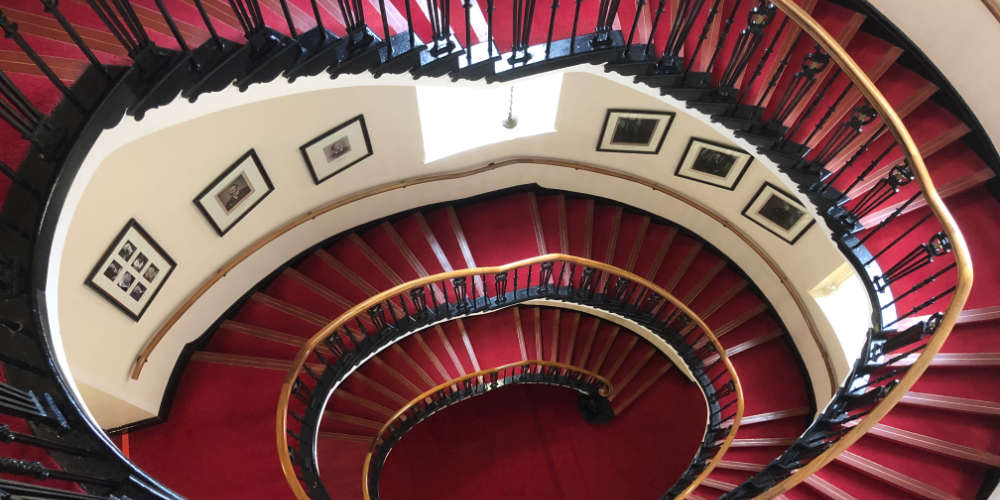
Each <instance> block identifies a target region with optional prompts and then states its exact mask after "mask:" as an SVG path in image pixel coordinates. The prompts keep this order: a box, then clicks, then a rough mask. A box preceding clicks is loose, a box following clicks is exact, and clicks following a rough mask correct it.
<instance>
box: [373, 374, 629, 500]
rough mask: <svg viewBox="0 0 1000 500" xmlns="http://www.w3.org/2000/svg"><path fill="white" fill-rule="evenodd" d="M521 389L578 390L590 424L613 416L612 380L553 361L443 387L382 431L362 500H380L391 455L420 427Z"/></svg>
mask: <svg viewBox="0 0 1000 500" xmlns="http://www.w3.org/2000/svg"><path fill="white" fill-rule="evenodd" d="M519 384H544V385H551V386H556V387H564V388H567V389H572V390H575V391H577V392H579V393H580V398H581V408H582V409H583V410H584V411H585V413H584V415H585V416H586V417H587V418H588V421H595V422H598V421H600V420H601V419H602V418H606V417H605V415H602V414H604V413H606V412H610V408H611V404H610V403H609V402H608V398H610V397H612V396H613V395H614V387H613V386H612V385H611V381H609V380H608V379H606V378H604V377H602V376H600V375H598V374H596V373H594V372H591V371H588V370H585V369H583V368H579V367H576V366H573V365H568V364H565V363H557V362H554V361H538V360H528V361H519V362H517V363H510V364H506V365H503V366H498V367H495V368H490V369H488V370H481V371H477V372H475V373H470V374H468V375H465V376H462V377H459V378H457V379H454V380H450V381H448V382H445V383H443V384H441V385H438V386H436V387H433V388H431V389H428V390H427V391H424V392H423V393H422V394H420V395H419V396H417V397H416V398H413V400H411V401H410V402H409V403H407V405H406V406H404V407H403V408H400V409H399V411H397V412H396V413H395V415H393V416H392V418H390V419H389V420H388V421H387V422H386V423H385V425H383V426H382V428H381V429H379V431H378V434H377V435H376V436H375V438H374V439H373V440H372V445H371V450H370V451H369V452H368V454H367V456H366V457H365V464H364V467H363V472H362V474H361V476H362V488H363V490H362V498H364V499H365V500H369V499H378V498H379V489H378V483H379V477H380V476H381V474H382V468H383V467H384V466H385V460H386V458H387V457H388V456H389V452H390V451H391V450H392V448H393V446H395V445H396V443H398V442H399V441H400V440H401V439H403V436H404V435H406V433H407V432H409V431H410V430H412V429H413V428H414V427H415V426H416V425H417V424H419V423H420V422H423V421H424V420H426V419H428V418H430V416H431V415H434V414H435V413H437V412H439V411H441V410H443V409H445V408H447V407H449V406H451V405H454V404H457V403H461V402H462V401H465V400H467V399H470V398H474V397H476V396H481V395H483V394H486V393H488V392H491V391H495V390H497V389H502V388H504V387H509V386H512V385H519ZM602 410H603V411H602Z"/></svg>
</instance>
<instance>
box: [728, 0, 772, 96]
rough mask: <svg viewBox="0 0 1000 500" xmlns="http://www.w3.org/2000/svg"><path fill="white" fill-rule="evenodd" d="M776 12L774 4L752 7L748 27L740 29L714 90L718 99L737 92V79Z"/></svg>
mask: <svg viewBox="0 0 1000 500" xmlns="http://www.w3.org/2000/svg"><path fill="white" fill-rule="evenodd" d="M776 12H777V7H775V6H774V4H767V5H766V6H764V5H757V6H755V7H754V8H752V9H750V15H749V17H748V19H747V27H746V28H743V29H742V30H741V31H740V36H739V38H737V39H736V46H735V47H734V48H733V51H732V54H731V56H730V58H729V62H728V63H726V68H725V70H723V72H722V78H721V80H720V81H719V85H718V88H716V90H715V92H714V95H715V97H716V98H717V99H720V100H724V101H728V100H729V99H730V98H731V97H732V96H733V95H734V94H735V93H736V92H737V89H736V87H735V86H736V81H737V80H738V79H739V78H740V75H742V74H743V70H744V69H746V67H747V65H748V64H749V63H750V57H751V56H752V55H753V53H754V51H755V50H756V49H757V46H758V45H760V42H761V41H762V40H763V39H764V31H765V30H766V29H767V26H768V25H769V24H771V21H773V20H774V16H775V14H776Z"/></svg>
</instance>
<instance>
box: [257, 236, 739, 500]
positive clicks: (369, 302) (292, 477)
mask: <svg viewBox="0 0 1000 500" xmlns="http://www.w3.org/2000/svg"><path fill="white" fill-rule="evenodd" d="M549 261H560V262H568V263H570V264H576V265H579V266H582V267H589V268H593V269H596V270H598V271H601V272H604V273H606V274H608V275H613V276H617V277H622V278H625V279H627V280H629V281H631V282H633V283H635V284H637V285H639V286H642V287H645V288H646V289H648V290H650V291H652V292H653V293H656V294H657V295H659V296H661V297H663V299H664V300H666V301H667V302H669V303H670V304H672V305H673V306H674V307H675V308H676V309H677V310H678V311H680V312H681V313H683V314H684V315H685V316H687V317H688V318H690V319H691V321H693V322H694V323H695V325H697V327H698V328H700V329H701V330H702V332H704V334H705V338H707V339H708V340H709V342H710V343H711V344H712V346H713V348H714V349H715V352H716V354H717V355H718V356H719V359H720V360H721V362H722V363H723V365H724V366H725V369H726V371H727V372H729V376H730V378H731V379H732V381H733V386H734V391H733V392H734V394H735V395H736V413H735V415H734V417H733V423H732V425H731V426H730V428H729V432H728V433H727V435H726V438H725V440H723V443H722V445H721V446H720V447H719V450H718V451H717V452H716V454H715V456H714V457H713V458H712V460H711V461H710V462H709V463H708V465H707V466H706V467H705V469H704V470H703V471H702V472H701V474H699V475H698V476H697V477H696V478H695V480H694V481H692V483H691V484H690V485H689V486H688V487H687V488H686V489H685V490H684V491H683V492H682V493H681V494H680V495H679V496H678V498H684V497H685V496H687V495H688V494H690V493H691V492H692V491H694V489H695V488H696V487H697V486H698V485H699V484H700V483H701V481H702V480H704V479H705V478H706V477H708V474H710V473H711V472H712V470H713V469H714V468H715V466H716V465H717V464H718V462H719V461H720V460H721V459H722V455H724V454H725V452H726V450H728V449H729V446H730V445H731V444H732V442H733V439H734V438H735V437H736V431H737V430H739V425H740V420H741V419H742V418H743V410H744V401H743V388H742V386H741V385H740V380H739V376H738V375H737V374H736V369H735V368H734V367H733V364H732V363H731V362H730V360H729V358H728V356H726V350H725V349H724V348H723V347H722V344H721V343H720V342H719V339H718V338H716V336H715V334H714V333H713V332H712V329H711V328H709V326H708V325H707V324H706V323H705V321H704V320H702V319H701V317H699V316H698V315H697V314H695V313H694V311H692V310H691V309H690V308H689V307H688V306H687V305H685V304H684V303H683V302H681V301H680V300H679V299H678V298H676V297H674V296H673V295H672V294H671V293H670V292H668V291H666V290H665V289H664V288H662V287H660V286H659V285H657V284H655V283H653V282H651V281H649V280H647V279H645V278H643V277H641V276H639V275H637V274H635V273H632V272H629V271H626V270H624V269H620V268H618V267H616V266H613V265H611V264H606V263H603V262H598V261H596V260H591V259H586V258H583V257H577V256H574V255H566V254H559V253H553V254H547V255H540V256H537V257H532V258H528V259H523V260H520V261H517V262H511V263H509V264H504V265H502V266H490V267H477V268H468V269H459V270H455V271H449V272H444V273H439V274H435V275H431V276H425V277H422V278H418V279H415V280H412V281H409V282H406V283H401V284H399V285H396V286H394V287H392V288H390V289H388V290H385V291H383V292H381V293H379V294H377V295H374V296H372V297H369V298H368V299H366V300H364V301H362V302H360V303H358V304H355V305H354V306H353V307H351V308H350V309H348V310H347V311H345V312H344V313H343V314H341V315H340V316H339V317H337V318H336V319H335V320H333V321H331V322H330V323H329V324H327V325H326V326H325V327H323V328H322V329H321V330H320V331H319V332H317V333H316V334H315V335H313V336H312V338H310V339H309V340H308V341H306V343H305V344H304V345H303V346H302V348H301V349H300V350H299V353H298V354H297V355H296V356H295V360H294V361H293V362H292V366H291V368H290V369H289V370H288V374H287V375H286V377H285V382H284V384H282V387H281V392H280V394H279V400H278V408H277V418H276V419H275V426H276V428H275V430H276V434H277V445H278V456H279V460H280V462H281V469H282V473H283V474H284V476H285V480H286V481H287V482H288V484H289V486H291V488H292V491H293V493H294V494H295V496H296V497H297V498H298V499H299V500H308V499H309V496H308V495H307V494H306V491H305V489H304V488H303V487H302V484H301V483H300V482H299V479H298V477H297V475H296V473H295V468H294V466H293V464H292V460H291V456H290V455H289V451H288V434H287V431H286V430H287V428H288V403H289V401H290V400H291V395H292V387H293V385H294V384H295V381H296V380H297V379H298V377H299V374H300V372H301V371H302V367H303V366H304V365H305V363H306V359H307V358H308V357H309V356H310V355H311V354H312V352H313V351H314V350H316V349H317V348H318V347H319V346H320V344H321V343H322V342H323V341H324V340H325V339H326V338H327V337H329V336H330V335H333V334H334V333H335V332H336V331H337V330H338V329H339V328H340V327H341V326H343V325H344V324H347V323H348V322H349V321H352V320H353V319H354V318H355V317H357V316H359V315H361V314H364V313H365V312H366V311H367V310H368V309H370V308H371V307H373V306H375V305H377V304H381V303H382V302H384V301H386V300H388V299H389V298H392V297H396V296H399V295H401V294H403V293H406V292H407V291H409V290H411V289H415V288H422V287H424V286H427V285H430V284H432V283H437V282H440V281H444V280H451V279H454V278H461V277H468V276H482V275H488V274H497V273H502V272H505V271H511V270H516V269H518V268H521V267H525V266H528V265H532V264H539V263H542V262H549Z"/></svg>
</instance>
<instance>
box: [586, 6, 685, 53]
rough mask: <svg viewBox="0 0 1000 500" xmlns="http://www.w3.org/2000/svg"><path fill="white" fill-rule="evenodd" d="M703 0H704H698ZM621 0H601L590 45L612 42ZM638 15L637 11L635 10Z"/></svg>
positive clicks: (596, 45)
mask: <svg viewBox="0 0 1000 500" xmlns="http://www.w3.org/2000/svg"><path fill="white" fill-rule="evenodd" d="M699 1H704V0H699ZM619 4H621V0H601V4H600V6H599V7H598V10H597V26H595V28H594V34H595V36H594V38H593V39H591V40H590V45H591V46H592V47H606V46H608V45H610V44H611V43H612V40H611V26H612V25H613V24H614V22H615V15H616V14H617V13H618V6H619ZM636 15H638V11H636Z"/></svg>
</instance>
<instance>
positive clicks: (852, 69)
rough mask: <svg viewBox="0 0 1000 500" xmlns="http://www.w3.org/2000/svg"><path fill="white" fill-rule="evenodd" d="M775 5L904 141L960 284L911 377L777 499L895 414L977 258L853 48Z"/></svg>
mask: <svg viewBox="0 0 1000 500" xmlns="http://www.w3.org/2000/svg"><path fill="white" fill-rule="evenodd" d="M771 2H773V3H774V4H775V5H776V6H777V7H778V8H780V9H781V10H782V11H783V12H784V13H785V15H787V16H788V17H789V19H791V20H792V21H793V22H794V23H795V24H797V25H798V26H799V27H800V28H801V29H802V30H803V31H805V32H806V33H807V34H808V35H809V36H810V37H812V39H813V41H815V42H816V43H818V44H819V45H820V47H822V48H823V50H825V51H826V53H827V54H829V55H830V58H831V59H832V60H833V61H834V62H835V63H836V64H837V65H838V66H840V68H841V70H843V72H844V74H846V75H847V76H848V77H849V78H850V79H851V81H852V82H853V83H854V85H855V87H856V88H857V89H858V90H859V91H860V92H861V94H862V95H863V96H864V97H865V99H866V100H867V101H868V103H869V104H870V105H871V106H872V107H873V108H875V110H876V111H877V112H878V113H879V115H880V116H881V117H882V123H883V124H884V125H885V126H886V127H887V128H888V130H889V131H890V132H891V133H892V135H893V137H895V138H896V142H898V143H899V145H900V147H901V149H902V151H903V154H904V156H905V157H906V160H907V162H908V163H909V166H910V169H911V170H912V171H913V173H914V174H915V176H916V180H917V182H918V184H919V186H920V189H921V191H923V195H924V198H925V199H926V200H927V206H928V207H929V208H930V210H931V212H933V213H934V215H935V217H937V219H938V221H939V223H940V224H941V227H942V229H943V231H944V232H945V234H947V235H948V239H949V240H950V242H951V247H952V252H953V253H954V255H955V263H956V271H957V282H956V284H955V291H954V294H953V295H952V297H951V302H949V304H948V307H947V309H945V312H944V317H943V318H942V319H941V323H940V324H939V325H938V327H937V330H936V331H935V334H934V335H933V337H932V338H931V340H930V342H928V344H927V346H926V347H925V348H924V351H923V352H922V353H921V354H920V357H918V358H917V360H916V362H914V363H913V365H912V366H910V369H909V370H907V372H906V375H904V376H903V378H902V379H900V381H899V383H898V384H897V385H896V387H895V389H893V390H892V391H891V392H890V393H889V395H888V396H887V397H886V398H885V399H883V400H882V401H880V402H879V404H878V405H876V406H875V408H873V409H872V411H871V413H869V414H868V415H867V416H865V417H864V418H863V419H862V420H861V421H860V422H858V424H857V425H855V426H854V428H852V429H851V430H850V431H848V432H847V433H846V434H844V435H843V436H842V437H841V438H840V439H839V440H838V441H837V442H836V444H834V445H833V446H831V447H830V448H829V449H827V450H826V451H825V452H823V453H822V454H820V455H819V456H817V457H816V458H814V459H813V460H812V461H810V462H809V463H808V464H806V465H805V466H804V467H802V468H801V469H799V470H798V471H796V472H795V473H794V474H792V475H791V476H789V477H788V478H786V479H785V480H783V481H781V482H780V483H778V484H777V485H775V486H774V487H772V488H770V489H769V490H767V491H765V492H764V493H762V494H760V495H758V496H757V497H755V498H759V499H764V498H773V497H775V496H777V495H780V494H781V493H783V492H785V491H788V490H789V489H791V488H792V487H793V486H795V485H796V484H798V483H800V482H802V481H804V480H805V479H806V478H808V477H809V476H810V475H812V474H813V473H814V472H816V471H817V470H819V469H820V468H822V467H823V466H824V465H826V464H828V463H829V462H831V461H832V460H833V459H834V458H836V456H837V455H839V454H840V453H841V452H843V451H845V450H846V449H847V448H848V447H850V446H851V444H853V443H854V442H855V441H857V440H858V439H860V438H861V437H862V436H863V435H864V434H865V433H866V432H868V430H869V429H870V428H871V427H872V426H874V425H875V424H876V423H877V422H878V421H879V420H881V419H882V417H884V416H885V415H886V414H887V413H889V410H891V409H892V407H893V406H895V405H896V403H897V402H899V400H900V399H902V398H903V395H904V394H906V392H907V391H908V390H909V389H910V387H912V386H913V384H914V383H916V381H917V378H919V377H920V375H922V374H923V372H924V370H926V369H927V367H928V366H929V365H930V363H931V360H932V359H933V358H934V355H935V354H937V352H938V351H939V350H940V349H941V346H942V345H943V344H944V342H945V340H947V339H948V335H949V334H950V333H951V329H952V327H953V326H954V325H955V322H956V321H957V320H958V316H959V314H961V312H962V308H963V307H964V306H965V301H966V300H967V299H968V297H969V291H970V290H971V289H972V260H971V258H970V256H969V249H968V246H967V245H966V243H965V238H963V236H962V232H961V231H960V230H959V229H958V225H957V224H955V220H954V219H953V218H952V216H951V213H950V212H948V209H947V208H946V207H945V205H944V203H943V202H942V201H941V196H940V195H939V194H938V192H937V189H936V188H935V187H934V182H933V181H932V180H931V176H930V173H928V171H927V167H926V165H924V159H923V157H922V156H921V155H920V150H919V149H918V148H917V145H916V143H915V142H914V141H913V137H911V136H910V133H909V131H907V129H906V126H905V125H904V124H903V120H902V118H900V117H899V115H898V114H897V113H896V111H895V110H894V109H893V108H892V106H891V105H890V104H889V101H888V100H887V99H886V98H885V96H883V95H882V93H881V92H880V91H879V90H878V88H877V87H876V86H875V83H874V82H872V80H871V79H870V78H868V75H866V74H865V72H864V71H863V70H862V69H861V67H860V66H858V64H857V63H856V62H855V61H854V59H852V58H851V56H850V55H849V54H848V53H847V50H846V49H844V47H842V46H841V45H840V44H839V43H837V41H836V39H835V38H833V36H832V35H830V33H828V32H827V31H826V29H824V28H823V26H821V25H820V24H819V22H818V21H816V20H815V19H813V18H812V16H810V15H809V14H808V13H807V12H806V11H805V10H803V9H802V8H801V7H799V6H798V4H796V3H795V2H794V1H793V0H771Z"/></svg>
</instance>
